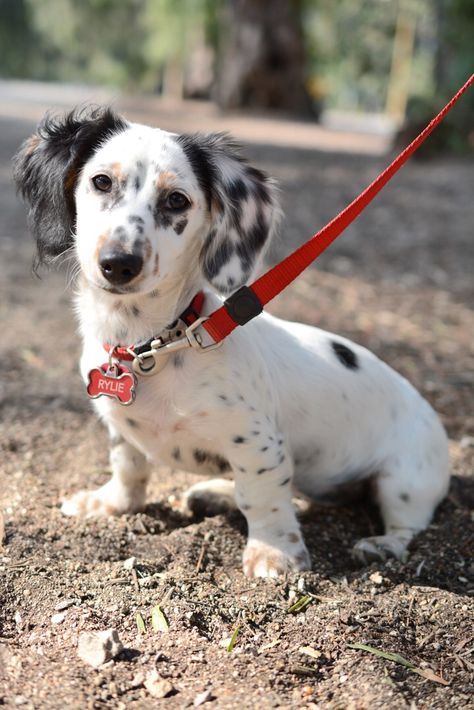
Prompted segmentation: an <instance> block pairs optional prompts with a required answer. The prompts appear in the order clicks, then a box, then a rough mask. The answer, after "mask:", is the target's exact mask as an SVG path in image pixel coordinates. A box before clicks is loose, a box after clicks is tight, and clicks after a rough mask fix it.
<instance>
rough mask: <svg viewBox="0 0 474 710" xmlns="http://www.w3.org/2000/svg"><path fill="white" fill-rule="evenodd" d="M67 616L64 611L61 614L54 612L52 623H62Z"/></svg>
mask: <svg viewBox="0 0 474 710" xmlns="http://www.w3.org/2000/svg"><path fill="white" fill-rule="evenodd" d="M65 618H66V614H65V613H64V612H62V613H60V614H53V616H52V617H51V623H52V624H62V623H63V621H64V619H65Z"/></svg>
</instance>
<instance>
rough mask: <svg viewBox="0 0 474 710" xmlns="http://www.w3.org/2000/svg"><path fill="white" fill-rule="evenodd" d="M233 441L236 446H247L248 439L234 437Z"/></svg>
mask: <svg viewBox="0 0 474 710" xmlns="http://www.w3.org/2000/svg"><path fill="white" fill-rule="evenodd" d="M232 441H233V442H234V444H245V441H246V439H245V437H243V436H234V438H233V439H232Z"/></svg>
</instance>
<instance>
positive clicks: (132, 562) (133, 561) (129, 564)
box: [122, 557, 137, 569]
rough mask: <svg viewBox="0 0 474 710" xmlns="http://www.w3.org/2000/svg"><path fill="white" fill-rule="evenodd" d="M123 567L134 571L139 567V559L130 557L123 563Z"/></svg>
mask: <svg viewBox="0 0 474 710" xmlns="http://www.w3.org/2000/svg"><path fill="white" fill-rule="evenodd" d="M122 566H123V568H124V569H134V568H135V567H136V566H137V558H136V557H129V558H128V559H126V560H124V561H123V563H122Z"/></svg>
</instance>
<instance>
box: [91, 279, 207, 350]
mask: <svg viewBox="0 0 474 710" xmlns="http://www.w3.org/2000/svg"><path fill="white" fill-rule="evenodd" d="M204 299H205V296H204V293H203V291H199V293H197V294H196V295H195V296H194V298H193V300H192V301H191V303H190V304H189V306H188V307H187V308H186V309H185V310H184V311H183V312H182V313H181V315H180V316H179V318H177V319H176V320H175V322H174V323H171V325H169V326H167V327H166V328H165V331H164V332H168V331H175V335H176V337H178V338H180V337H181V336H182V335H183V333H180V331H179V321H183V323H184V324H185V325H187V326H189V325H192V323H194V322H195V321H197V319H198V318H199V317H200V316H201V311H202V307H203V305H204ZM159 337H160V335H154V336H153V337H152V338H149V339H148V340H145V341H142V342H140V343H136V344H135V345H129V346H128V347H124V346H121V345H115V346H114V345H110V343H104V350H105V351H106V352H107V353H108V354H109V357H110V358H115V359H117V360H127V361H129V362H131V361H132V360H135V358H136V356H137V355H140V354H141V353H144V352H146V351H148V350H150V346H151V343H152V342H153V341H154V340H158V338H159Z"/></svg>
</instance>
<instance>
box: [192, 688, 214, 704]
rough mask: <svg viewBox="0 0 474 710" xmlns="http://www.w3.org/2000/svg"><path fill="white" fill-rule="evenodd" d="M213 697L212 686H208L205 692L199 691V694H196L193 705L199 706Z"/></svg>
mask: <svg viewBox="0 0 474 710" xmlns="http://www.w3.org/2000/svg"><path fill="white" fill-rule="evenodd" d="M212 699H213V696H212V690H211V689H210V688H208V689H207V690H205V691H204V692H202V693H198V695H196V697H195V698H194V700H193V706H194V707H195V708H198V707H199V706H200V705H204V703H207V702H208V701H209V700H212Z"/></svg>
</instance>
